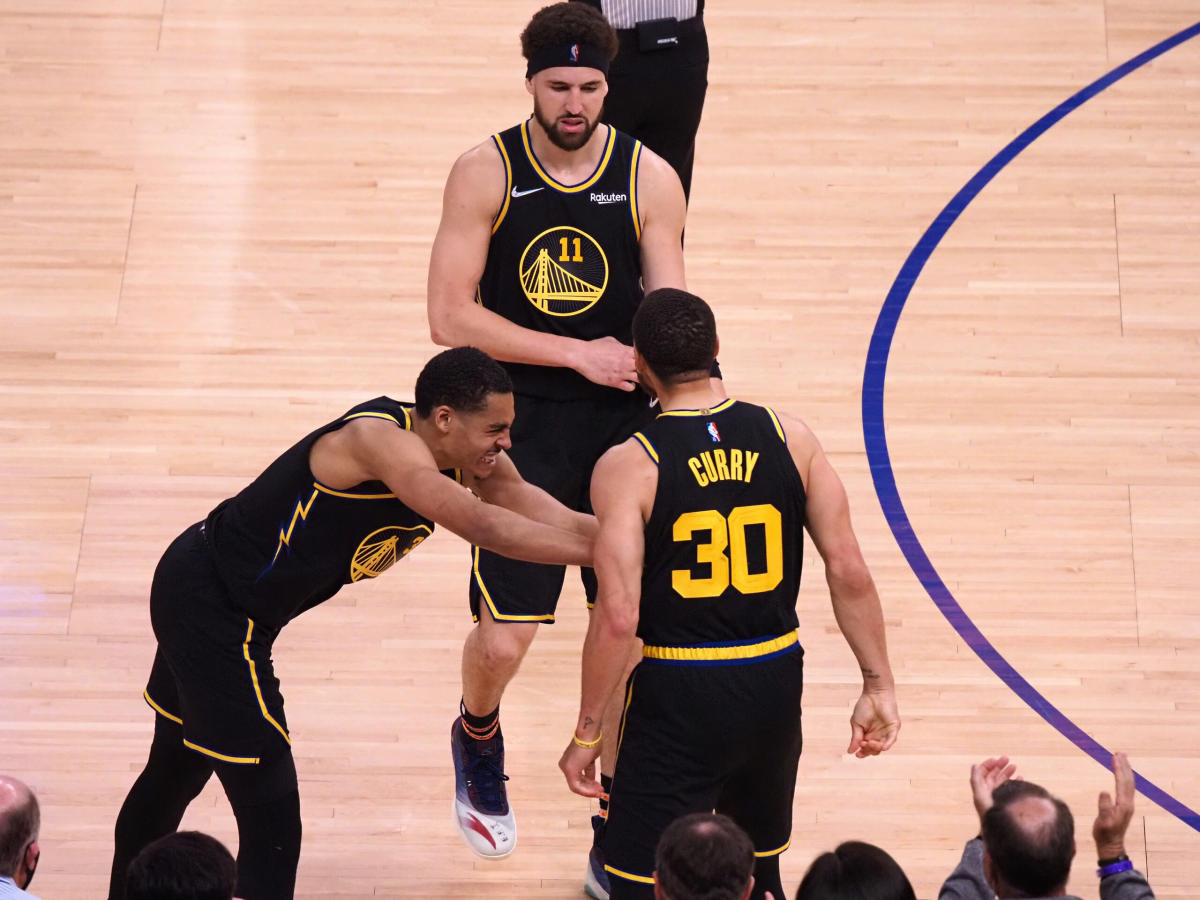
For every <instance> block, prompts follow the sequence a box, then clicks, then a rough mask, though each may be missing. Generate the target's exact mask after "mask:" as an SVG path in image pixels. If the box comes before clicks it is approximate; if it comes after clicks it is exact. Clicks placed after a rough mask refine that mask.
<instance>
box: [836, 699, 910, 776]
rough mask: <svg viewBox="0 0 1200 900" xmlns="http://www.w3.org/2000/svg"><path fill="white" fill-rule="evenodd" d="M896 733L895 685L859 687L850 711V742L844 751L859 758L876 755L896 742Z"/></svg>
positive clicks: (898, 725)
mask: <svg viewBox="0 0 1200 900" xmlns="http://www.w3.org/2000/svg"><path fill="white" fill-rule="evenodd" d="M899 733H900V713H899V711H898V710H897V709H896V691H895V689H893V688H888V689H886V690H882V691H863V692H862V694H861V695H860V696H859V698H858V702H857V703H855V704H854V712H853V713H851V714H850V746H849V747H847V748H846V752H847V753H853V754H854V755H855V756H857V757H858V758H859V759H862V758H863V757H866V756H878V755H879V754H880V753H882V752H883V751H884V750H887V749H888V748H889V747H891V746H892V744H894V743H896V736H897V735H898V734H899Z"/></svg>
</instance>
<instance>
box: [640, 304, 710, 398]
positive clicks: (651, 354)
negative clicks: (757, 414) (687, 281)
mask: <svg viewBox="0 0 1200 900" xmlns="http://www.w3.org/2000/svg"><path fill="white" fill-rule="evenodd" d="M633 346H634V347H636V348H637V352H638V353H640V354H641V357H642V359H644V360H645V361H646V364H647V365H648V366H650V368H651V370H652V371H653V372H654V374H655V375H657V376H658V377H659V378H661V379H662V380H663V381H666V382H668V383H672V382H676V381H690V380H693V379H692V378H683V377H680V376H685V375H687V376H695V377H700V375H701V374H704V375H706V376H707V374H708V372H709V370H710V369H711V368H712V361H713V357H714V356H715V355H716V349H717V323H716V320H715V319H714V318H713V312H712V309H711V308H710V307H709V305H708V304H707V303H705V302H704V301H703V300H701V299H700V298H699V297H697V296H696V295H695V294H689V293H688V292H687V291H681V290H678V289H676V288H659V289H658V290H656V291H651V292H650V293H649V294H647V295H646V296H645V298H644V299H643V300H642V302H641V304H640V305H639V306H638V308H637V312H635V313H634V314H633Z"/></svg>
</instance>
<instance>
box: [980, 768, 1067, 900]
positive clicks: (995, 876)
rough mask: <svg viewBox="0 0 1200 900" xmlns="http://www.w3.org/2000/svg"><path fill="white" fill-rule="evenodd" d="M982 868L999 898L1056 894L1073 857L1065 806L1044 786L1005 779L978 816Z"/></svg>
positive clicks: (1063, 887) (1064, 882)
mask: <svg viewBox="0 0 1200 900" xmlns="http://www.w3.org/2000/svg"><path fill="white" fill-rule="evenodd" d="M983 844H984V850H985V853H984V860H983V865H984V872H985V873H986V875H987V878H988V881H990V882H991V884H992V887H993V888H994V889H995V891H996V895H997V896H998V897H1001V898H1006V897H1059V896H1062V895H1063V894H1065V893H1066V888H1067V878H1068V877H1069V876H1070V873H1071V861H1072V860H1073V859H1074V858H1075V820H1074V819H1073V818H1072V816H1071V810H1069V809H1067V805H1066V804H1065V803H1063V802H1062V801H1061V800H1059V799H1058V798H1057V797H1053V796H1051V795H1050V793H1049V792H1048V791H1046V789H1045V788H1043V787H1040V786H1039V785H1036V784H1033V783H1032V782H1028V781H1006V782H1004V784H1002V785H1000V786H999V787H997V788H996V790H995V791H994V792H993V794H992V807H991V809H989V810H988V811H987V812H986V813H985V814H984V816H983Z"/></svg>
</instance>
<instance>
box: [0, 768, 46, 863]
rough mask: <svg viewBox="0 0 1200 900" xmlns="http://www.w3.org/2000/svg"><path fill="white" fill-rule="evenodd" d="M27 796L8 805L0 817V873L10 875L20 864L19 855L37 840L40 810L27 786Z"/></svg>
mask: <svg viewBox="0 0 1200 900" xmlns="http://www.w3.org/2000/svg"><path fill="white" fill-rule="evenodd" d="M26 790H27V791H28V793H29V797H28V799H27V800H25V801H24V802H23V803H18V804H16V805H14V806H11V807H9V809H8V810H7V812H6V814H5V815H4V816H3V817H0V875H4V876H8V877H10V878H11V877H12V876H13V875H15V874H16V871H17V869H18V868H20V866H21V856H22V855H23V854H24V853H25V848H27V847H28V846H29V845H30V844H31V843H32V842H33V841H35V840H37V836H38V829H39V828H41V825H42V812H41V809H40V808H39V807H38V802H37V797H35V796H34V795H33V791H30V790H29V789H28V788H26Z"/></svg>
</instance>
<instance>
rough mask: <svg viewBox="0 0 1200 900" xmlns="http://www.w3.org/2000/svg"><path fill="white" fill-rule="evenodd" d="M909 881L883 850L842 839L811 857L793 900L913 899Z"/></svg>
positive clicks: (914, 897)
mask: <svg viewBox="0 0 1200 900" xmlns="http://www.w3.org/2000/svg"><path fill="white" fill-rule="evenodd" d="M916 897H917V895H916V894H915V893H914V892H913V886H912V882H910V881H909V880H908V876H907V875H905V874H904V870H903V869H901V868H900V864H899V863H897V862H896V860H894V859H892V857H891V855H890V854H888V852H887V851H886V850H883V849H882V848H880V847H876V846H875V845H874V844H867V843H864V842H863V841H846V842H845V843H843V844H839V845H838V848H837V849H836V850H834V851H832V852H830V853H822V854H821V855H820V856H818V857H817V858H816V859H814V860H813V861H812V865H811V866H809V867H808V871H807V872H805V873H804V878H803V880H801V882H800V887H799V888H797V889H796V900H916Z"/></svg>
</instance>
